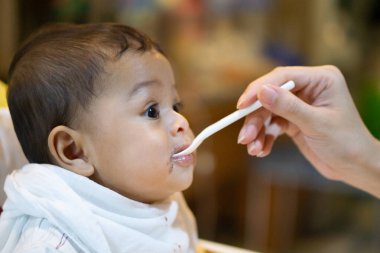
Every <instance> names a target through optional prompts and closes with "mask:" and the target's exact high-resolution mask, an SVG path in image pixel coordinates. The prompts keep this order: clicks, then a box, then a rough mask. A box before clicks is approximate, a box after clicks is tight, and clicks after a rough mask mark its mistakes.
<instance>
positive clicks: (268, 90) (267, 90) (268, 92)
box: [260, 85, 278, 105]
mask: <svg viewBox="0 0 380 253" xmlns="http://www.w3.org/2000/svg"><path fill="white" fill-rule="evenodd" d="M260 95H261V101H262V102H263V103H265V104H268V105H271V104H273V103H274V102H275V101H276V99H277V97H278V93H277V91H276V90H275V89H273V88H272V87H270V86H268V85H263V87H262V88H261V92H260Z"/></svg>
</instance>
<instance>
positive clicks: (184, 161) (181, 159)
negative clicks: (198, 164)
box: [172, 154, 194, 167]
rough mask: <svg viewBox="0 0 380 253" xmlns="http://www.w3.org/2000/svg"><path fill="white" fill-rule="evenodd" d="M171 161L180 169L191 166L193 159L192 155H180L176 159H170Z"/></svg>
mask: <svg viewBox="0 0 380 253" xmlns="http://www.w3.org/2000/svg"><path fill="white" fill-rule="evenodd" d="M172 161H173V162H174V163H176V164H178V165H179V166H181V167H189V166H190V165H193V163H194V158H193V155H192V154H189V155H181V156H177V157H172Z"/></svg>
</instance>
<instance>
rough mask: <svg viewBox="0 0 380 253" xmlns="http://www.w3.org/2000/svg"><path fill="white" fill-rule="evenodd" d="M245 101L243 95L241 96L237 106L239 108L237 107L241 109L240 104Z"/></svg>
mask: <svg viewBox="0 0 380 253" xmlns="http://www.w3.org/2000/svg"><path fill="white" fill-rule="evenodd" d="M243 102H244V97H243V96H241V97H240V98H239V100H238V102H237V105H236V108H237V109H240V106H241V105H242V104H243Z"/></svg>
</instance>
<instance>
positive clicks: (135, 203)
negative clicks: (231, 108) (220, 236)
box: [0, 23, 197, 253]
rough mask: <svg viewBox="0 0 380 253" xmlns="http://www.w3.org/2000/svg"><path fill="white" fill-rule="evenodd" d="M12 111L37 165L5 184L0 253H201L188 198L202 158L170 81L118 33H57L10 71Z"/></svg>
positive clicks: (121, 29)
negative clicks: (181, 153) (197, 158)
mask: <svg viewBox="0 0 380 253" xmlns="http://www.w3.org/2000/svg"><path fill="white" fill-rule="evenodd" d="M8 104H9V109H10V112H11V116H12V121H13V124H14V128H15V131H16V134H17V137H18V139H19V141H20V143H21V146H22V149H23V151H24V153H25V155H26V157H27V158H28V160H29V162H30V164H28V165H26V166H24V167H23V168H22V169H20V170H18V171H15V172H13V173H12V174H11V175H10V176H8V178H7V179H6V182H5V187H4V188H5V192H6V194H7V200H6V202H5V204H4V206H3V209H4V211H3V213H2V215H1V218H0V249H1V252H28V253H29V252H101V253H108V252H110V253H111V252H113V253H115V252H194V251H195V244H196V240H197V235H196V229H195V222H194V219H193V216H192V214H191V212H190V211H189V209H188V207H187V205H186V203H185V201H184V199H183V197H182V195H181V193H180V192H181V191H182V190H184V189H186V188H187V187H189V186H190V184H191V182H192V179H193V168H194V164H195V155H194V154H191V155H186V156H181V157H178V158H173V157H172V155H173V154H174V153H177V152H179V151H181V150H183V149H185V148H186V147H187V146H189V144H190V143H191V141H192V139H193V134H192V132H191V130H190V128H189V124H188V122H187V120H186V119H185V118H184V117H183V116H182V115H181V114H180V113H179V111H180V109H181V101H180V98H179V96H178V94H177V91H176V87H175V80H174V75H173V70H172V68H171V66H170V63H169V62H168V60H167V58H166V57H165V56H164V54H163V53H162V51H161V50H160V48H159V47H158V46H157V45H156V44H155V43H154V42H153V41H152V40H151V39H150V38H148V37H147V36H146V35H144V34H142V33H141V32H139V31H137V30H135V29H133V28H131V27H128V26H124V25H119V24H109V23H106V24H87V25H68V24H66V25H55V26H50V27H47V28H44V29H42V30H40V31H39V32H37V33H36V34H34V35H33V36H31V37H30V38H29V39H28V40H27V41H26V42H25V43H24V44H23V45H22V47H21V48H20V49H19V51H18V52H17V53H16V55H15V56H14V59H13V62H12V64H11V66H10V70H9V90H8Z"/></svg>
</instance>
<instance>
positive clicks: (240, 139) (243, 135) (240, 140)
mask: <svg viewBox="0 0 380 253" xmlns="http://www.w3.org/2000/svg"><path fill="white" fill-rule="evenodd" d="M246 136H247V127H243V128H242V129H241V131H240V133H239V137H238V144H242V143H243V141H244V140H245V138H246Z"/></svg>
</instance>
